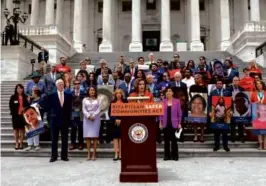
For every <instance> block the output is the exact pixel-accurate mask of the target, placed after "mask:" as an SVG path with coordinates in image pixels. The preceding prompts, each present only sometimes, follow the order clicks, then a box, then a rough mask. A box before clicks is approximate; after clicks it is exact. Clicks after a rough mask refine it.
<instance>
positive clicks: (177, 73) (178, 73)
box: [174, 72, 182, 78]
mask: <svg viewBox="0 0 266 186" xmlns="http://www.w3.org/2000/svg"><path fill="white" fill-rule="evenodd" d="M177 75H178V76H180V77H181V78H182V74H181V73H180V72H176V73H175V75H174V77H176V76H177Z"/></svg>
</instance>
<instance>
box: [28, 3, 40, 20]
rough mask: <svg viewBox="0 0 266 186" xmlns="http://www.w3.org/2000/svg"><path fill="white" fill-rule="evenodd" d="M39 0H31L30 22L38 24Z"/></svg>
mask: <svg viewBox="0 0 266 186" xmlns="http://www.w3.org/2000/svg"><path fill="white" fill-rule="evenodd" d="M39 4H40V1H39V0H31V15H30V24H31V25H37V24H38V20H39V11H40V10H39Z"/></svg>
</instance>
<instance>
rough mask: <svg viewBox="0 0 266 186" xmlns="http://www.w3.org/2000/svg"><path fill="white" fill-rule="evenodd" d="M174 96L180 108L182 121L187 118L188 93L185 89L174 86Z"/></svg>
mask: <svg viewBox="0 0 266 186" xmlns="http://www.w3.org/2000/svg"><path fill="white" fill-rule="evenodd" d="M173 90H174V95H173V96H174V97H175V98H177V99H179V101H180V104H181V110H182V121H184V120H186V119H187V114H188V104H187V103H188V94H187V89H186V88H182V87H174V88H173Z"/></svg>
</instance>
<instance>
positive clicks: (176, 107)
mask: <svg viewBox="0 0 266 186" xmlns="http://www.w3.org/2000/svg"><path fill="white" fill-rule="evenodd" d="M163 109H164V115H162V116H160V121H161V122H162V126H163V128H165V127H166V126H167V99H164V100H163ZM171 117H172V118H171V120H172V126H173V128H178V125H179V123H181V118H182V110H181V105H180V101H179V99H175V98H173V101H172V107H171Z"/></svg>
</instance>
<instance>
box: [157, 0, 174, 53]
mask: <svg viewBox="0 0 266 186" xmlns="http://www.w3.org/2000/svg"><path fill="white" fill-rule="evenodd" d="M170 32H171V27H170V0H161V44H160V51H161V52H171V51H173V50H174V48H173V43H172V42H171V39H170Z"/></svg>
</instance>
